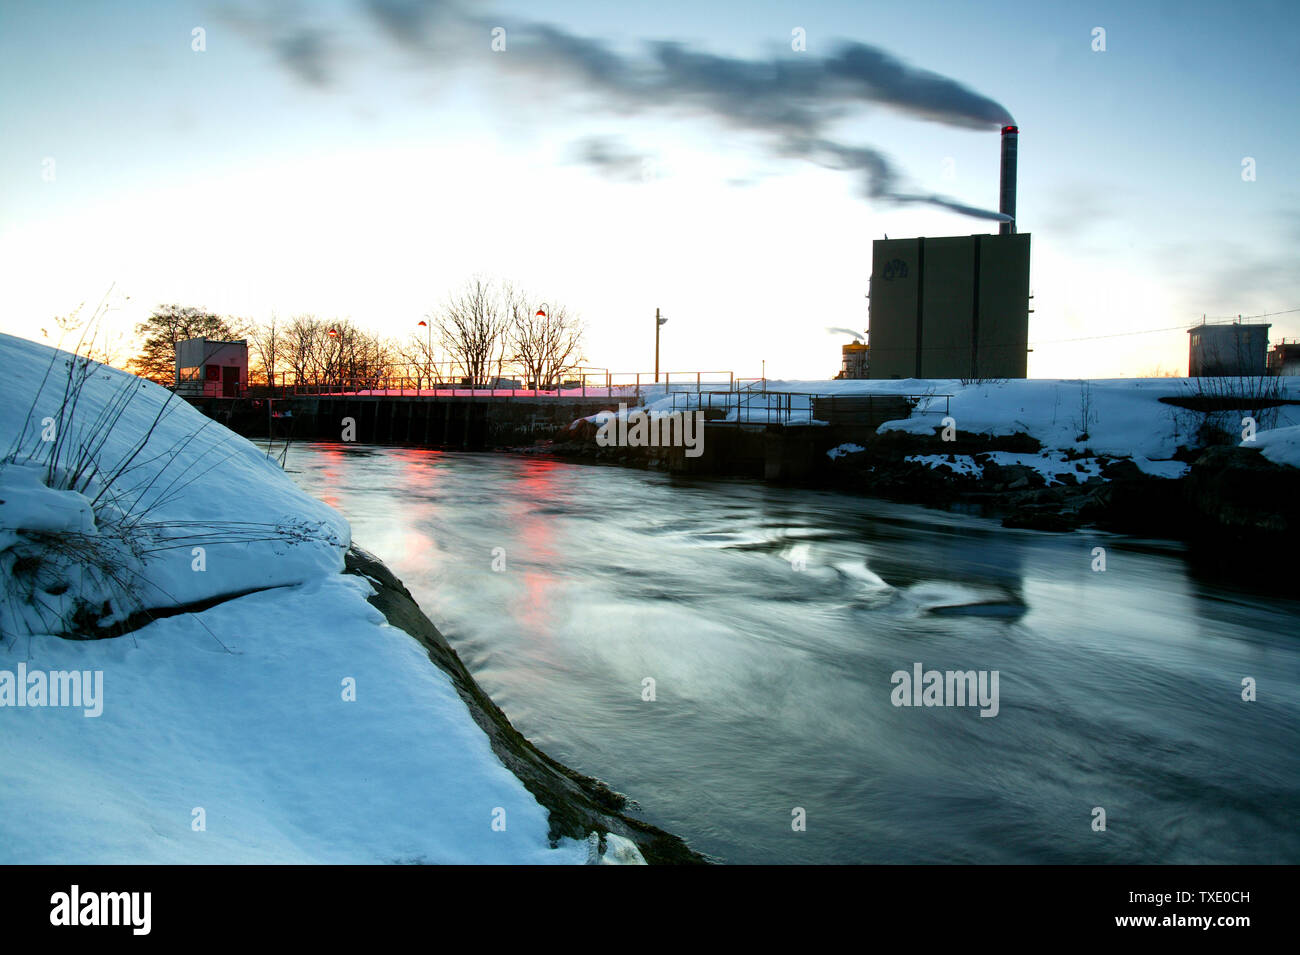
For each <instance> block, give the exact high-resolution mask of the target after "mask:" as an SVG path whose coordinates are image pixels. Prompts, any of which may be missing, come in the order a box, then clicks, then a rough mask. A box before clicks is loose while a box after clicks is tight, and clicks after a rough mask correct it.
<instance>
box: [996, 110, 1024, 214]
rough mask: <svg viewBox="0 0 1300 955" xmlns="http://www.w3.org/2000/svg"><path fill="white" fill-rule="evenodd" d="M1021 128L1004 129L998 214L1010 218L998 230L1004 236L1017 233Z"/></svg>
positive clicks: (1009, 127) (1010, 127)
mask: <svg viewBox="0 0 1300 955" xmlns="http://www.w3.org/2000/svg"><path fill="white" fill-rule="evenodd" d="M1019 141H1020V127H1018V126H1003V127H1002V191H1001V193H1000V195H999V197H998V212H1000V213H1002V214H1003V215H1004V216H1010V217H1011V221H1010V222H1003V223H1002V225H1001V226H1000V227H999V228H998V232H999V233H1000V234H1002V235H1010V234H1011V233H1013V232H1015V231H1016V153H1017V152H1018V151H1019V148H1020V146H1019Z"/></svg>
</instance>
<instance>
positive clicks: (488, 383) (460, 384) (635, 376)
mask: <svg viewBox="0 0 1300 955" xmlns="http://www.w3.org/2000/svg"><path fill="white" fill-rule="evenodd" d="M433 371H434V372H435V373H434V374H432V375H425V374H420V373H419V372H418V371H417V372H415V373H411V372H410V371H409V370H405V369H404V370H403V371H402V372H401V373H399V374H384V375H360V376H350V375H338V376H332V377H331V378H329V379H328V380H313V381H296V380H291V377H290V374H289V373H288V372H285V373H282V374H281V375H279V376H278V377H279V382H278V383H277V384H272V385H256V386H253V389H252V390H253V391H254V392H260V393H262V394H264V395H267V396H270V397H292V396H298V395H319V396H329V395H362V396H369V395H378V396H384V395H393V396H402V395H408V396H412V397H415V396H421V397H437V398H441V397H476V396H486V397H502V398H505V397H549V398H577V397H596V398H628V399H631V400H634V401H639V400H640V397H641V395H642V393H643V390H644V389H648V388H661V389H662V390H663V391H664V392H665V393H668V392H673V393H690V394H700V393H705V392H712V391H731V390H733V389H734V388H735V382H736V377H735V374H734V373H733V372H730V371H674V372H660V374H659V377H658V379H656V377H655V375H654V373H653V372H644V371H641V372H611V371H609V370H607V369H584V370H581V371H576V372H573V373H570V374H566V375H565V376H564V378H563V380H561V381H558V382H536V381H529V380H527V378H526V377H525V376H521V377H510V376H506V375H493V376H491V377H489V378H487V379H486V380H481V381H474V380H473V379H472V378H470V377H468V376H464V375H458V374H454V373H452V374H447V373H445V372H443V371H442V370H441V369H433Z"/></svg>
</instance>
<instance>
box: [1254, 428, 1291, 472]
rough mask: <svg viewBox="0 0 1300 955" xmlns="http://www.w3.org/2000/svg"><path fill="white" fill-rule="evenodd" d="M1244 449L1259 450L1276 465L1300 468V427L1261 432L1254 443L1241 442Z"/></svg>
mask: <svg viewBox="0 0 1300 955" xmlns="http://www.w3.org/2000/svg"><path fill="white" fill-rule="evenodd" d="M1241 446H1242V447H1243V448H1259V449H1260V452H1261V453H1262V454H1263V455H1264V457H1266V458H1268V459H1269V460H1270V461H1272V462H1273V463H1274V464H1289V465H1291V467H1293V468H1300V426H1293V427H1289V428H1272V429H1270V430H1268V431H1260V432H1259V433H1258V434H1256V435H1255V440H1254V441H1243V442H1241Z"/></svg>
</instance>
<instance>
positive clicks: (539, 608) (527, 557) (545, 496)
mask: <svg viewBox="0 0 1300 955" xmlns="http://www.w3.org/2000/svg"><path fill="white" fill-rule="evenodd" d="M561 470H562V468H561V467H560V465H559V464H557V463H556V462H554V461H548V460H546V459H545V458H532V459H528V460H526V461H524V462H522V472H521V473H520V475H519V477H518V479H517V480H516V481H515V483H514V484H513V485H512V488H511V490H512V492H513V493H512V494H511V495H510V498H509V500H507V501H506V502H504V503H505V505H506V508H507V512H508V514H509V515H510V518H511V523H512V525H513V526H514V529H515V535H516V540H517V541H518V543H517V544H516V545H515V546H516V547H519V548H520V549H521V550H522V551H523V553H522V554H521V555H520V556H521V557H523V558H524V559H523V560H522V561H520V564H522V565H523V566H524V567H525V568H526V569H525V570H524V571H523V583H524V587H523V591H522V592H521V593H520V594H519V596H518V597H517V598H516V600H515V602H514V607H513V608H512V610H513V613H514V615H515V618H516V619H517V620H519V621H520V622H521V623H522V624H524V626H526V627H527V628H528V629H529V630H530V631H531V632H532V633H533V634H534V635H535V636H537V637H541V638H542V639H544V640H545V641H546V642H548V643H549V642H550V641H551V640H552V639H553V638H554V634H553V617H552V613H551V610H552V608H551V591H552V589H553V588H555V587H556V586H558V585H559V578H558V577H557V576H556V575H555V574H553V573H551V572H550V571H549V570H548V569H547V568H549V567H551V566H552V565H553V564H554V562H555V560H556V552H555V550H554V549H553V547H552V546H551V545H552V541H553V532H554V531H555V525H554V522H553V521H552V520H551V519H550V518H549V517H547V516H546V515H539V514H538V513H537V512H536V509H537V504H538V503H539V502H544V501H549V500H551V499H553V498H554V497H555V496H556V495H557V493H558V492H559V482H558V481H557V480H556V478H557V477H559V473H558V472H560V471H561ZM520 545H522V546H520ZM508 550H509V549H507V560H509V558H510V556H511V555H510V554H509V552H508ZM510 566H511V565H510V564H509V563H507V568H509V567H510ZM515 566H519V564H516V565H515Z"/></svg>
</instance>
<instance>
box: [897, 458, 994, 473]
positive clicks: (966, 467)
mask: <svg viewBox="0 0 1300 955" xmlns="http://www.w3.org/2000/svg"><path fill="white" fill-rule="evenodd" d="M949 458H951V459H952V460H949ZM903 460H904V461H912V462H914V463H916V464H924V465H926V466H927V467H929V468H930V470H934V469H935V468H947V469H948V470H949V471H951V472H952V473H953V474H970V475H973V476H975V477H979V476H980V475H982V474H983V473H984V468H983V467H982V466H981V465H979V464H976V463H975V459H974V458H973V457H971V456H970V455H969V454H909V455H908V456H907V457H905V458H904V459H903Z"/></svg>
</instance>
